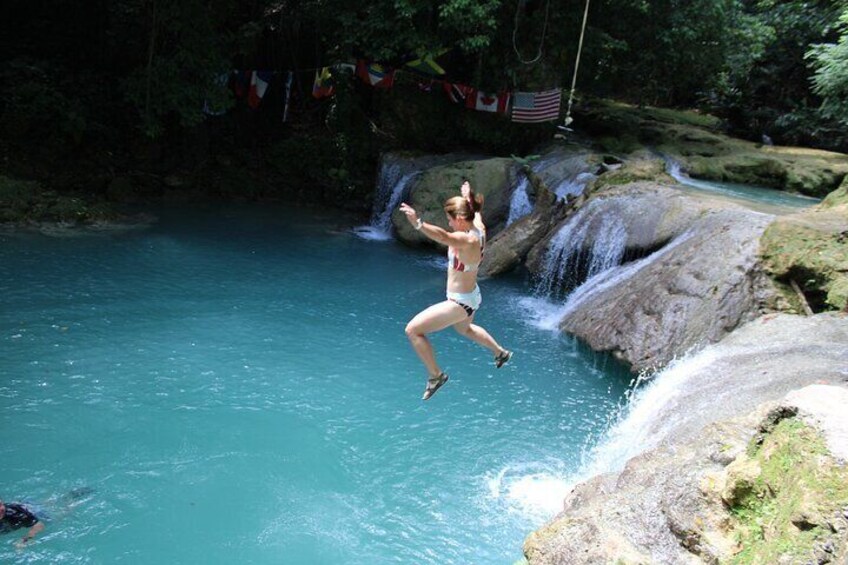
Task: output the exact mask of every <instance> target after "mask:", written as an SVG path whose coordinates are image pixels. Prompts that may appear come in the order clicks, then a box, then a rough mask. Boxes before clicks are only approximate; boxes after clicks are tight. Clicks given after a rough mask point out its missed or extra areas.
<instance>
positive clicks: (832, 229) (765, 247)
mask: <svg viewBox="0 0 848 565" xmlns="http://www.w3.org/2000/svg"><path fill="white" fill-rule="evenodd" d="M760 255H761V256H762V258H763V264H764V267H765V269H766V272H767V273H768V274H769V275H770V276H771V277H772V278H774V279H775V280H776V281H777V282H779V283H784V284H785V285H789V284H790V282H791V281H795V283H796V284H797V285H798V286H799V287H800V288H801V290H802V291H803V292H804V294H805V296H806V299H807V301H808V302H809V304H810V306H811V307H812V309H813V310H814V311H823V310H845V309H846V308H848V181H845V182H843V183H842V186H841V187H840V188H839V189H838V190H836V191H834V192H833V193H832V194H831V195H829V196H828V197H827V198H826V199H825V200H824V201H823V202H822V203H821V204H819V205H818V206H816V207H814V208H811V209H809V210H805V211H803V212H800V213H798V214H795V215H792V216H784V217H782V218H779V219H777V220H776V221H774V222H773V223H772V224H771V225H769V227H768V228H767V229H766V230H765V232H764V233H763V235H762V237H761V238H760ZM786 295H787V298H788V299H789V300H790V301H795V302H796V303H797V301H798V298H797V297H796V296H795V295H794V292H792V291H791V290H790V289H789V288H786ZM798 311H799V312H800V311H801V310H800V308H798Z"/></svg>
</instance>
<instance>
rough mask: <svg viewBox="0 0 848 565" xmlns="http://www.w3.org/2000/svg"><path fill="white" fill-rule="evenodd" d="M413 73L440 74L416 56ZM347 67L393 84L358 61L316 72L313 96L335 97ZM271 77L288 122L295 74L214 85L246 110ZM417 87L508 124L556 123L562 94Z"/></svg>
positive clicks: (248, 75) (239, 74)
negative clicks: (338, 77)
mask: <svg viewBox="0 0 848 565" xmlns="http://www.w3.org/2000/svg"><path fill="white" fill-rule="evenodd" d="M405 65H406V66H408V67H409V68H411V69H413V70H415V71H416V72H419V73H422V74H427V75H431V76H433V75H436V76H439V75H443V74H444V69H442V68H441V67H440V66H439V65H438V64H437V63H436V62H435V61H434V60H433V58H432V56H421V57H418V58H417V59H412V60H410V61H408V62H407V63H405ZM340 68H347V69H349V70H350V71H352V73H353V75H354V76H356V77H357V78H358V79H359V80H360V81H361V82H362V83H363V84H366V85H368V86H371V87H373V88H378V89H390V88H392V87H393V86H394V84H395V77H396V74H397V72H398V69H395V68H392V67H390V66H388V65H383V64H379V63H371V62H367V61H364V60H359V61H357V62H356V65H351V64H340V65H335V66H334V67H321V68H318V69H314V70H315V77H314V80H313V82H312V97H313V98H315V99H324V98H328V97H331V96H333V95H334V94H335V90H336V81H335V76H334V74H333V71H334V70H337V69H340ZM275 75H284V88H283V90H284V97H285V98H284V111H283V121H284V122H285V121H287V119H288V109H289V101H290V98H291V85H292V79H293V75H294V73H293V72H291V71H282V72H275V71H239V70H236V71H232V72H231V73H229V75H227V74H224V75H222V76H221V77H219V78H218V83H219V84H222V85H223V84H226V85H227V86H229V88H231V89H232V91H233V92H234V94H235V96H236V98H239V99H241V98H246V99H247V105H248V106H249V107H250V108H252V109H254V110H255V109H257V108H259V106H260V104H261V103H262V100H263V98H264V97H265V94H266V92H267V91H268V87H269V85H270V83H271V81H272V79H273V77H274V76H275ZM418 87H419V89H420V90H422V91H424V92H433V91H437V90H441V91H442V92H443V93H444V94H445V95H446V96H447V98H448V99H449V100H450V101H451V102H453V103H454V104H459V105H462V106H464V107H465V108H467V109H469V110H475V111H478V112H490V113H494V114H500V115H505V116H506V115H509V116H510V119H511V120H512V121H513V122H518V123H541V122H547V121H551V120H556V119H559V115H560V109H561V104H562V89H561V88H552V89H548V90H544V91H541V92H520V91H516V92H509V91H499V92H487V91H483V90H480V89H477V88H474V87H472V86H468V85H464V84H460V83H456V82H450V81H448V80H442V79H436V78H430V79H429V80H427V81H419V83H418ZM203 111H204V112H205V113H207V114H209V115H219V114H220V113H221V112H220V111H218V112H216V111H214V110H213V109H212V108H210V107H209V104H208V103H206V104H205V105H204V108H203Z"/></svg>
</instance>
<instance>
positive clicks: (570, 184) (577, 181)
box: [554, 171, 598, 200]
mask: <svg viewBox="0 0 848 565" xmlns="http://www.w3.org/2000/svg"><path fill="white" fill-rule="evenodd" d="M596 178H598V177H596V176H595V175H593V174H592V173H590V172H587V171H583V172H580V173H577V175H575V176H574V177H573V178H572V177H569V178H566V179H564V180H563V181H562V182H560V183H559V184H558V185H557V186H556V188H554V193H555V194H556V195H557V198H558V199H560V200H562V199H563V198H565V197H567V196H580V195H581V194H583V191H584V190H586V185H588V184H589V183H590V182H591V181H593V180H595V179H596Z"/></svg>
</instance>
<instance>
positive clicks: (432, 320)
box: [406, 300, 468, 377]
mask: <svg viewBox="0 0 848 565" xmlns="http://www.w3.org/2000/svg"><path fill="white" fill-rule="evenodd" d="M467 316H468V314H466V313H465V310H464V309H463V308H462V306H460V305H459V304H457V303H456V302H451V301H450V300H445V301H444V302H439V303H438V304H433V305H432V306H430V307H429V308H425V309H424V310H422V311H421V312H419V313H418V314H417V315H416V316H415V317H414V318H412V320H410V321H409V323H408V324H407V325H406V337H408V338H409V342H410V343H411V344H412V348H413V349H415V353H417V354H418V357H420V358H421V361H422V362H423V363H424V366H425V367H427V372H428V373H429V374H430V376H433V377H434V376H436V375H438V374H439V373H441V372H442V370H441V369H440V368H439V365H438V364H437V363H436V356H435V354H434V353H433V346H432V345H431V344H430V340H429V339H427V334H429V333H433V332H437V331H439V330H443V329H445V328H447V327H448V326H452V325H454V324H456V323H457V322H460V321H462V320H463V319H465V318H466V317H467Z"/></svg>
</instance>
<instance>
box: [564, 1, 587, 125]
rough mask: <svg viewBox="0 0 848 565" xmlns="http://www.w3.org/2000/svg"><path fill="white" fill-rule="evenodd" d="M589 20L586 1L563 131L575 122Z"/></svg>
mask: <svg viewBox="0 0 848 565" xmlns="http://www.w3.org/2000/svg"><path fill="white" fill-rule="evenodd" d="M588 19H589V0H586V9H585V10H583V26H582V27H581V28H580V41H579V42H578V44H577V57H576V58H575V60H574V75H573V76H572V77H571V91H570V92H569V93H568V106H567V108H566V110H565V123H564V124H563V125H562V126H560V128H561V129H566V130H567V129H568V126H569V125H570V124H571V122H573V121H574V120H573V119H572V117H571V105H572V103H573V102H574V88H575V87H576V86H577V69H578V67H580V53H581V51H583V36H584V35H585V34H586V20H588Z"/></svg>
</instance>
